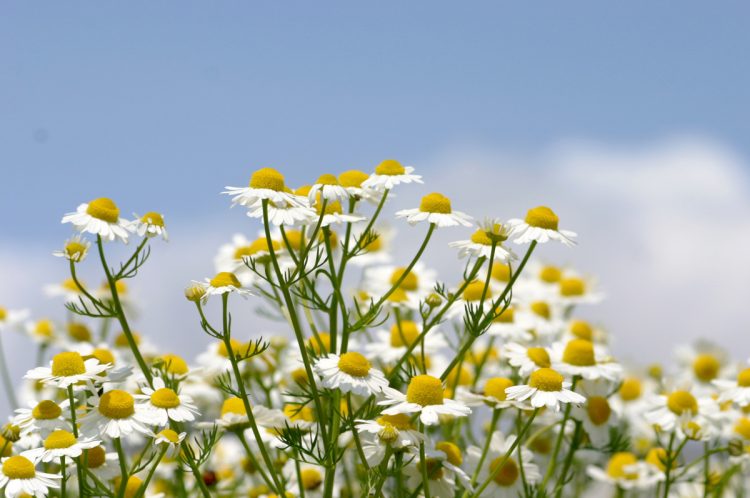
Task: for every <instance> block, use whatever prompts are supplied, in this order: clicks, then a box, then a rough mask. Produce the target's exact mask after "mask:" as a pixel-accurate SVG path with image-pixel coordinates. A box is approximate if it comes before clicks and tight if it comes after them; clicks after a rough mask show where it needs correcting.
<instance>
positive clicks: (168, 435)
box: [158, 429, 180, 444]
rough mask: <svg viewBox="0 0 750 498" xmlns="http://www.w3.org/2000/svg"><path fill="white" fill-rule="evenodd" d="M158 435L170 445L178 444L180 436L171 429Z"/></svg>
mask: <svg viewBox="0 0 750 498" xmlns="http://www.w3.org/2000/svg"><path fill="white" fill-rule="evenodd" d="M158 435H159V436H161V437H163V438H164V439H166V440H167V441H169V442H170V443H172V444H177V443H179V442H180V435H179V434H177V432H175V431H173V430H172V429H164V430H163V431H161V432H159V434H158Z"/></svg>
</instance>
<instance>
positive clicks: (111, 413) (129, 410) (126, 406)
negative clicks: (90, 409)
mask: <svg viewBox="0 0 750 498" xmlns="http://www.w3.org/2000/svg"><path fill="white" fill-rule="evenodd" d="M98 410H99V413H101V414H102V415H104V416H105V417H107V418H112V419H122V418H128V417H130V416H131V415H133V413H135V401H134V400H133V396H132V395H131V394H130V393H128V392H126V391H123V390H120V389H113V390H111V391H107V392H106V393H104V394H103V395H102V397H101V399H100V400H99V407H98Z"/></svg>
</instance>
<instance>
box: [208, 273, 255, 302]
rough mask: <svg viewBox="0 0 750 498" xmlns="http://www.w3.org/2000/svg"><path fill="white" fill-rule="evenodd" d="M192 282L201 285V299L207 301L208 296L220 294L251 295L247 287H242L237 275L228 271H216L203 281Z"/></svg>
mask: <svg viewBox="0 0 750 498" xmlns="http://www.w3.org/2000/svg"><path fill="white" fill-rule="evenodd" d="M193 283H194V284H197V285H201V286H203V288H204V289H205V291H206V292H205V294H204V295H203V301H204V302H205V301H207V300H208V298H209V296H220V295H222V294H229V293H233V292H234V293H237V294H239V295H240V296H242V297H247V296H252V295H253V293H252V292H251V291H250V290H249V289H245V288H243V287H242V284H241V283H240V281H239V279H238V278H237V276H236V275H235V274H234V273H232V272H229V271H222V272H219V273H217V274H216V275H215V276H214V277H213V278H206V279H205V281H203V282H197V281H193Z"/></svg>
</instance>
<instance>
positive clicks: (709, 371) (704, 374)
mask: <svg viewBox="0 0 750 498" xmlns="http://www.w3.org/2000/svg"><path fill="white" fill-rule="evenodd" d="M720 368H721V363H720V362H719V360H718V359H717V358H716V357H715V356H714V355H712V354H707V353H706V354H699V355H698V356H696V357H695V360H694V361H693V373H694V374H695V376H696V377H697V378H698V379H699V380H701V381H703V382H711V381H712V380H714V379H715V378H716V377H717V376H718V375H719V369H720Z"/></svg>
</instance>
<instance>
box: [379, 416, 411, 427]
mask: <svg viewBox="0 0 750 498" xmlns="http://www.w3.org/2000/svg"><path fill="white" fill-rule="evenodd" d="M377 422H378V424H380V425H382V426H384V427H385V426H387V425H391V426H393V427H395V428H396V429H398V430H400V431H405V430H408V429H413V428H414V426H413V425H412V423H411V417H409V415H407V414H405V413H397V414H395V415H381V416H380V417H379V418H378V419H377Z"/></svg>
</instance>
